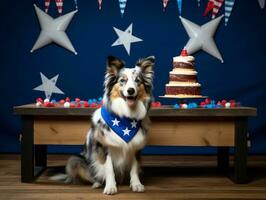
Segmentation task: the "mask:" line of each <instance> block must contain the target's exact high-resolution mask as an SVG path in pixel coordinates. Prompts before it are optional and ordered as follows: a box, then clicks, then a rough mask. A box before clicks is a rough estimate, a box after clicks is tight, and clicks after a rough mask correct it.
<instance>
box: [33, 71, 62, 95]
mask: <svg viewBox="0 0 266 200" xmlns="http://www.w3.org/2000/svg"><path fill="white" fill-rule="evenodd" d="M40 74H41V79H42V84H41V85H40V86H38V87H36V88H34V89H33V90H38V91H43V92H45V96H46V98H47V99H50V98H51V96H52V94H53V93H56V94H64V92H62V90H60V89H59V88H58V87H56V85H55V84H56V81H57V79H58V77H59V75H58V74H57V75H56V76H55V77H53V78H51V79H48V78H47V77H46V76H44V75H43V74H42V73H40Z"/></svg>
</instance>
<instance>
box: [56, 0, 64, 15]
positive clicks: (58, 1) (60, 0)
mask: <svg viewBox="0 0 266 200" xmlns="http://www.w3.org/2000/svg"><path fill="white" fill-rule="evenodd" d="M55 3H56V7H57V11H58V13H59V14H60V15H62V12H63V4H64V2H63V0H55Z"/></svg>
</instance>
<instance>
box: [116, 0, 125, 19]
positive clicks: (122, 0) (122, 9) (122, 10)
mask: <svg viewBox="0 0 266 200" xmlns="http://www.w3.org/2000/svg"><path fill="white" fill-rule="evenodd" d="M118 1H119V7H120V13H121V15H122V17H123V15H124V13H125V9H126V5H127V0H118Z"/></svg>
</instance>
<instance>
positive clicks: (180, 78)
mask: <svg viewBox="0 0 266 200" xmlns="http://www.w3.org/2000/svg"><path fill="white" fill-rule="evenodd" d="M170 81H176V82H191V83H196V82H197V75H196V74H195V75H186V74H170Z"/></svg>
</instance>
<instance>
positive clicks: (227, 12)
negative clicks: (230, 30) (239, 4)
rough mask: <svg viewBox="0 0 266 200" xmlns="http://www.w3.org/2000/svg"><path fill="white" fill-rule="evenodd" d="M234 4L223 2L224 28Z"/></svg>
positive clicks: (227, 1) (230, 1)
mask: <svg viewBox="0 0 266 200" xmlns="http://www.w3.org/2000/svg"><path fill="white" fill-rule="evenodd" d="M234 4H235V0H225V3H224V22H225V26H227V23H228V20H229V17H230V15H231V12H232V10H233V7H234Z"/></svg>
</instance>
